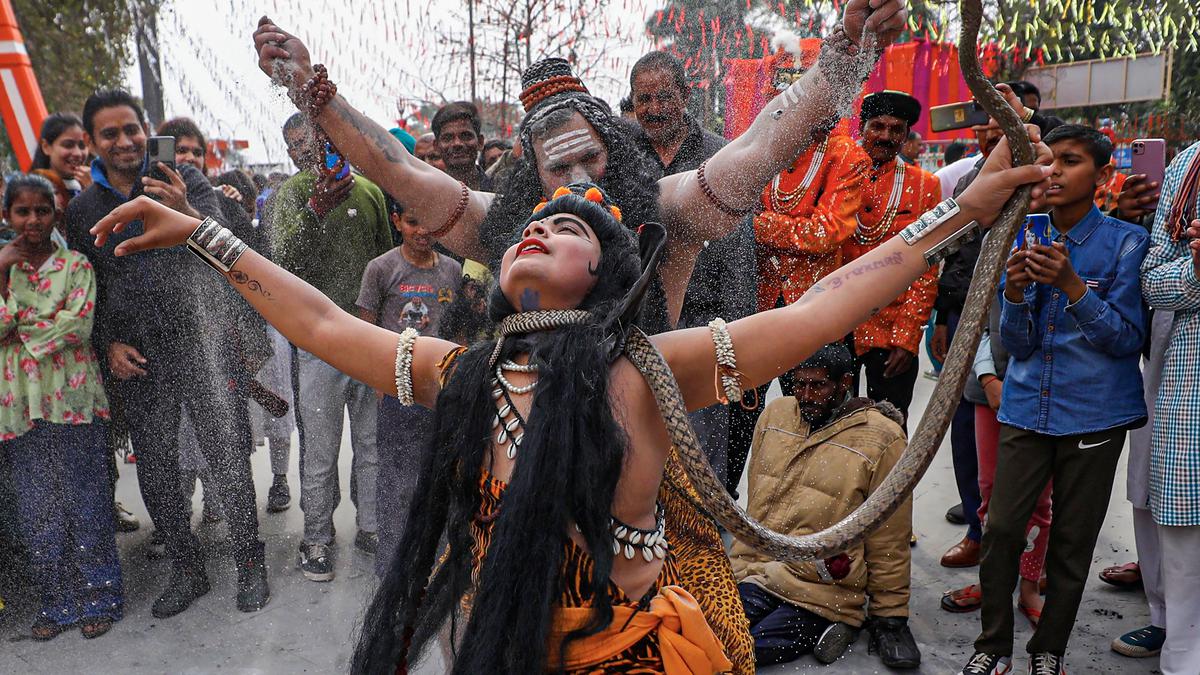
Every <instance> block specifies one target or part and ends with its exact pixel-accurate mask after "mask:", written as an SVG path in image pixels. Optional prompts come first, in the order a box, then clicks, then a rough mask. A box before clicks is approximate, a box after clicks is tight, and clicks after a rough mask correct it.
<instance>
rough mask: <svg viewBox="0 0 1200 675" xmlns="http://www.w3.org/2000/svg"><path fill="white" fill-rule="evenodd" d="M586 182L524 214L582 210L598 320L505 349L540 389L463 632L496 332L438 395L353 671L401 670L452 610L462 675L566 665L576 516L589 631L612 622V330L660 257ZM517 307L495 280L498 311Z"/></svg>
mask: <svg viewBox="0 0 1200 675" xmlns="http://www.w3.org/2000/svg"><path fill="white" fill-rule="evenodd" d="M588 187H590V186H588V185H576V186H571V189H572V193H571V194H568V195H565V196H560V197H557V198H554V199H552V200H551V201H550V202H549V203H548V204H547V205H546V206H545V207H544V208H543V209H542V210H540V211H539V212H537V213H536V214H535V215H534V216H533V217H532V218H527V219H525V220H526V222H529V221H531V220H533V219H534V218H539V219H540V218H544V217H547V216H550V215H553V214H555V213H571V214H574V215H577V216H579V217H580V218H582V219H583V220H584V221H585V222H587V223H588V224H589V226H590V227H591V228H592V230H593V231H594V232H595V234H596V235H597V238H598V240H599V241H600V245H601V254H600V263H599V270H598V271H597V280H596V285H595V286H594V287H593V289H592V290H591V291H590V292H589V294H588V295H587V297H586V298H585V299H584V301H583V302H582V304H581V306H580V308H581V309H587V310H589V311H591V312H592V313H593V314H594V315H595V316H596V318H597V321H596V322H595V323H589V324H582V325H571V326H565V327H562V328H557V329H555V330H550V331H543V332H538V333H534V334H530V335H528V336H525V337H522V338H519V339H518V338H509V339H508V340H506V341H505V344H504V349H503V351H502V353H501V358H508V357H511V356H513V355H514V354H516V353H518V352H528V353H529V355H530V360H531V362H533V363H536V364H537V365H538V369H539V372H538V386H537V389H536V390H535V394H534V397H533V403H532V409H531V411H530V414H529V419H528V420H527V426H526V428H525V436H524V439H523V442H522V443H521V449H520V454H519V455H518V459H517V463H516V466H515V468H514V471H513V474H512V479H511V482H510V484H509V485H508V486H507V488H506V489H505V492H504V496H503V507H502V508H501V510H500V515H499V517H498V518H497V519H496V521H495V523H494V529H493V536H492V539H491V544H490V547H489V548H488V550H487V554H486V557H485V558H484V562H483V567H482V569H481V570H480V573H479V578H478V585H477V587H475V588H474V595H473V597H472V601H471V610H470V617H469V620H468V622H467V625H466V627H465V630H463V631H459V630H457V628H458V626H457V625H456V620H457V618H458V612H457V610H458V607H459V603H460V601H461V600H462V598H463V595H464V594H465V593H466V592H467V591H468V590H469V587H470V585H471V575H472V562H473V551H472V545H473V539H472V536H471V530H470V524H471V521H472V519H473V518H475V517H476V515H477V513H478V512H479V507H480V500H481V496H480V479H481V477H482V475H483V473H482V472H483V467H484V464H485V460H486V458H487V457H488V456H489V455H488V452H489V450H490V448H491V436H492V435H493V433H494V432H493V429H492V420H493V418H494V417H495V415H496V408H495V404H494V403H493V400H492V397H491V389H492V385H491V384H490V382H491V381H492V378H493V375H492V372H491V370H490V368H489V359H490V356H491V353H492V350H493V349H494V347H495V341H494V340H489V341H486V342H484V343H479V344H476V345H474V346H472V347H471V348H470V349H468V350H467V351H466V352H465V353H464V354H463V355H462V356H460V357H459V359H458V361H457V363H456V366H455V370H454V372H453V375H452V376H451V377H450V379H449V382H447V383H446V385H445V386H444V388H443V389H442V391H441V394H440V395H439V396H438V400H437V406H436V408H435V413H434V419H435V422H434V433H433V438H432V442H431V445H430V448H429V450H428V451H427V452H426V453H425V455H424V459H423V462H422V466H421V473H420V479H419V483H418V487H417V490H416V493H415V496H414V499H413V503H412V506H411V508H410V510H409V513H408V518H407V526H406V527H405V530H404V535H403V537H402V539H401V541H400V544H399V546H398V548H397V550H396V553H395V556H394V558H393V559H392V562H391V565H390V568H389V571H388V573H387V575H386V576H385V578H384V579H383V581H382V582H381V586H380V588H379V590H378V591H377V593H376V595H375V598H374V599H373V601H372V603H371V605H370V608H369V609H368V611H367V616H366V618H365V620H364V625H363V629H362V634H361V636H360V639H359V643H358V646H357V649H356V650H355V653H354V656H353V659H352V662H351V670H352V672H354V673H384V672H387V673H390V672H394V671H395V669H396V666H397V664H398V663H414V662H416V660H417V659H418V658H419V656H420V655H421V652H422V651H423V648H424V647H425V646H426V645H427V644H428V642H429V639H430V638H431V637H432V636H433V635H434V634H435V633H436V632H437V631H438V630H439V629H440V628H441V627H442V626H443V625H444V624H445V622H446V620H447V618H449V619H450V620H451V626H452V635H454V636H458V635H459V634H461V637H462V639H461V641H460V643H459V645H458V648H457V654H456V658H455V662H454V666H453V672H456V673H472V674H474V673H513V674H520V675H525V674H527V673H537V672H541V671H543V670H545V669H546V668H547V667H548V666H550V667H552V668H553V667H554V666H556V665H557V664H559V663H560V658H561V654H548V653H547V637H548V635H549V630H550V626H551V620H552V617H553V608H554V605H555V601H556V599H557V597H558V594H559V592H560V590H561V588H562V583H563V580H562V579H560V578H559V573H560V567H561V563H562V557H563V549H564V544H565V542H566V539H567V528H568V527H569V526H570V523H572V522H574V523H576V524H577V525H578V526H579V528H580V530H581V533H582V535H583V538H584V540H585V541H586V543H587V548H588V550H589V552H590V554H591V557H592V559H593V561H594V563H595V568H594V569H595V572H594V575H593V578H592V579H591V580H590V582H591V587H592V592H593V595H594V616H593V620H592V622H591V624H590V625H589V626H587V627H585V628H584V629H583V630H581V631H579V632H578V635H579V636H582V635H586V634H591V633H595V632H598V631H599V630H601V629H603V628H604V627H605V626H607V625H608V624H609V623H610V622H611V620H612V605H611V599H612V598H611V594H610V592H609V573H610V571H611V569H612V559H613V554H612V548H611V546H612V544H611V538H610V535H609V530H608V523H609V515H610V513H611V507H612V499H613V491H614V490H615V488H616V484H617V480H618V478H619V477H620V474H621V467H622V463H623V460H624V456H625V448H626V438H625V435H624V432H623V430H622V429H621V427H620V426H619V425H618V424H617V422H616V420H615V419H614V418H613V414H612V410H611V406H610V404H609V399H608V377H609V366H610V364H611V358H610V355H611V352H612V342H611V341H610V340H609V339H608V338H609V337H610V329H611V326H612V325H613V324H614V323H616V322H617V321H618V320H620V317H625V316H628V315H629V313H630V312H629V305H630V297H631V295H636V294H631V289H633V288H635V286H636V287H643V286H644V283H645V277H644V276H643V275H642V260H641V256H646V257H652V256H647V255H646V251H645V250H643V251H642V253H641V255H639V250H638V244H637V242H636V241H635V238H634V235H633V234H632V232H630V231H629V230H628V229H626V228H625V227H624V226H623V225H621V223H620V222H618V220H617V219H616V218H614V217H613V215H612V214H611V212H610V211H609V209H608V208H607V205H606V204H603V205H602V204H598V203H596V202H593V201H590V200H588V199H586V198H584V197H583V196H581V195H582V194H583V192H584V191H585V190H586V189H587V188H588ZM655 227H659V226H655ZM659 230H660V231H661V228H660V227H659ZM661 238H662V236H661V232H660V236H659V241H660V242H661ZM642 248H643V249H646V248H647V245H646V244H645V243H643V247H642ZM639 277H642V279H641V282H640V283H639ZM514 311H515V310H514V309H513V307H512V305H511V304H510V302H509V301H508V299H506V298H505V297H504V295H503V294H502V293H500V292H499V290H498V289H497V291H496V292H495V293H494V294H493V296H492V302H491V314H492V318H493V319H494V320H499V319H501V318H503V317H504V316H507V315H509V314H512V313H514ZM635 311H636V310H635ZM381 554H382V553H381ZM439 556H440V563H439ZM435 563H438V564H436V565H435ZM572 637H575V636H572ZM452 639H453V638H452Z"/></svg>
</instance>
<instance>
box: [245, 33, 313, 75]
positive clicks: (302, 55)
mask: <svg viewBox="0 0 1200 675" xmlns="http://www.w3.org/2000/svg"><path fill="white" fill-rule="evenodd" d="M254 50H255V51H257V52H258V67H259V68H261V69H262V71H263V72H264V73H266V74H267V76H268V77H275V76H276V74H277V73H276V71H275V68H276V63H277V62H279V61H282V62H283V63H284V64H285V65H286V66H290V68H288V69H289V70H291V75H292V78H291V81H290V82H286V81H285V82H284V83H283V84H286V85H289V86H292V85H293V83H294V84H295V85H297V86H298V85H299V84H300V83H302V82H304V81H305V80H307V79H308V78H310V77H312V74H313V69H312V59H311V58H310V57H309V55H308V47H305V46H304V43H303V42H301V41H300V38H298V37H296V36H295V35H292V34H291V33H288V32H287V31H285V30H283V29H282V28H280V27H279V26H276V25H275V22H274V21H271V19H270V18H269V17H266V16H264V17H263V18H261V19H259V20H258V29H256V30H255V31H254Z"/></svg>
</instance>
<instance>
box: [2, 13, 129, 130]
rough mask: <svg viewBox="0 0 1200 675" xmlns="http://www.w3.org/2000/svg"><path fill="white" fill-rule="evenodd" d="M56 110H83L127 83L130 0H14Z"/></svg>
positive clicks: (43, 85)
mask: <svg viewBox="0 0 1200 675" xmlns="http://www.w3.org/2000/svg"><path fill="white" fill-rule="evenodd" d="M12 4H13V10H14V11H15V12H16V14H17V22H18V23H19V24H20V27H21V33H22V35H23V36H24V37H25V48H26V49H27V50H28V51H29V59H30V60H31V61H32V62H33V70H34V72H35V73H37V78H38V83H39V84H40V85H41V89H42V97H43V98H44V99H45V100H46V108H47V109H48V110H49V111H50V112H56V111H60V110H70V111H75V112H78V111H79V110H80V109H81V108H82V107H83V102H84V100H86V99H87V97H88V95H89V94H91V93H92V92H93V91H95V90H96V89H98V88H100V87H102V86H109V87H111V86H114V85H119V84H121V83H122V77H121V71H122V69H123V68H125V66H127V65H128V64H129V63H131V60H132V58H133V49H132V47H133V42H132V41H131V40H130V39H129V37H130V33H131V32H132V30H133V21H132V20H131V18H130V12H129V5H130V2H129V0H53V2H47V1H46V0H13V3H12Z"/></svg>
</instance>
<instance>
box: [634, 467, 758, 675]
mask: <svg viewBox="0 0 1200 675" xmlns="http://www.w3.org/2000/svg"><path fill="white" fill-rule="evenodd" d="M699 499H700V498H699V496H697V494H696V489H695V488H694V487H692V483H691V481H689V480H688V477H687V475H686V474H685V473H684V472H683V466H681V465H680V463H679V455H678V454H676V452H675V449H674V448H671V452H670V454H669V455H668V456H667V465H666V468H665V470H664V472H663V482H662V486H661V487H659V489H658V501H659V502H660V503H661V504H662V505H663V508H664V509H665V510H666V522H667V541H668V542H670V544H671V552H672V553H674V554H675V560H676V561H677V567H678V569H679V585H680V586H682V587H684V588H685V589H687V592H689V593H691V594H692V595H693V596H694V597H695V598H696V601H697V602H698V603H700V609H702V610H704V618H706V619H708V625H709V627H711V628H712V630H713V633H716V635H717V639H719V640H720V641H721V643H722V644H724V645H725V656H727V657H729V660H730V661H731V662H733V671H732V672H733V673H735V675H752V674H753V673H754V638H752V637H751V636H750V621H749V620H748V619H747V618H746V610H745V608H743V607H742V597H741V596H740V595H738V590H737V581H735V580H734V578H733V567H732V566H731V565H730V564H729V556H728V554H726V553H725V545H724V543H723V542H722V541H721V533H720V531H719V530H717V525H716V523H715V522H714V521H713V519H712V517H710V516H708V515H706V514H704V513H703V512H702V511H701V510H700V509H699V507H698V504H699Z"/></svg>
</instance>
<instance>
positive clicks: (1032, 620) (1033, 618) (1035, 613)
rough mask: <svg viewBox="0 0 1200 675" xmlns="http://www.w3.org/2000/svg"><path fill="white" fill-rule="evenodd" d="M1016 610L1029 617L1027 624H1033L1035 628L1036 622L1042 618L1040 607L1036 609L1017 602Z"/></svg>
mask: <svg viewBox="0 0 1200 675" xmlns="http://www.w3.org/2000/svg"><path fill="white" fill-rule="evenodd" d="M1017 611H1019V612H1021V613H1022V614H1024V615H1025V618H1026V619H1029V624H1030V625H1031V626H1033V627H1034V628H1037V627H1038V622H1039V621H1041V620H1042V610H1040V609H1036V608H1034V607H1029V606H1027V605H1025V604H1022V603H1020V602H1018V603H1017Z"/></svg>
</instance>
